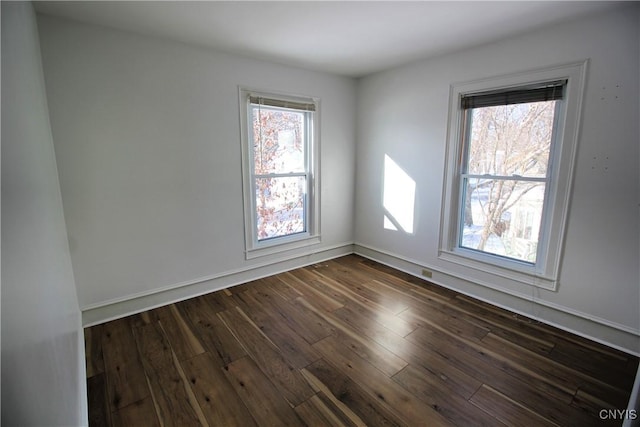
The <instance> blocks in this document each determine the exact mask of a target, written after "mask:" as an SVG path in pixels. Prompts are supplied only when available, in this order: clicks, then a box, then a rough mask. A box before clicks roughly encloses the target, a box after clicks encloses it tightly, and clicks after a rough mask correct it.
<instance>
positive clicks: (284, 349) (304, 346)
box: [234, 292, 320, 369]
mask: <svg viewBox="0 0 640 427" xmlns="http://www.w3.org/2000/svg"><path fill="white" fill-rule="evenodd" d="M234 298H235V300H236V301H237V302H238V303H239V306H240V308H241V309H242V310H243V311H244V312H245V313H248V314H247V315H248V316H249V318H250V319H251V320H252V321H253V323H254V324H255V325H256V326H257V327H258V328H259V329H260V331H262V333H263V334H264V335H266V336H267V338H269V339H270V340H271V342H272V343H273V344H275V345H276V346H277V347H278V349H279V350H280V351H281V353H282V356H283V357H284V358H285V359H286V360H287V362H289V363H290V364H291V366H293V367H294V368H298V369H300V368H304V367H305V366H307V365H309V364H310V363H312V362H314V361H315V360H318V359H319V358H320V355H319V354H318V353H317V352H316V351H315V350H314V349H313V347H311V344H309V343H308V342H307V341H305V340H304V339H303V338H302V337H301V336H300V335H298V333H296V331H295V330H294V329H292V328H290V327H289V326H288V324H287V323H286V320H285V319H284V318H282V316H280V315H278V313H277V312H274V311H275V310H274V306H273V305H271V304H268V303H265V302H264V301H262V302H259V301H258V300H257V299H256V298H255V297H254V296H253V294H252V293H251V292H242V293H239V294H236V295H234ZM285 303H286V302H285ZM296 330H299V329H296Z"/></svg>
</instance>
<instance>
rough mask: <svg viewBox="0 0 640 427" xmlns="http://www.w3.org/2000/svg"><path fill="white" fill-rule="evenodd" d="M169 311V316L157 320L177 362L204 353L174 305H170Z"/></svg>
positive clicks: (198, 341) (202, 347)
mask: <svg viewBox="0 0 640 427" xmlns="http://www.w3.org/2000/svg"><path fill="white" fill-rule="evenodd" d="M169 310H170V312H171V314H170V315H168V316H166V317H164V318H163V319H162V320H159V323H160V324H161V325H162V329H163V330H164V332H165V333H166V334H167V337H168V339H169V342H171V347H172V348H173V351H174V352H175V354H176V356H177V357H178V360H185V359H189V358H191V357H193V356H196V355H198V354H202V353H204V352H205V349H204V346H203V345H202V343H200V340H199V339H198V337H197V336H196V334H195V333H194V332H193V330H192V329H191V328H190V327H189V325H188V324H187V322H186V320H185V319H184V318H183V317H182V314H180V312H179V311H178V309H177V308H176V306H175V304H171V306H170V307H169Z"/></svg>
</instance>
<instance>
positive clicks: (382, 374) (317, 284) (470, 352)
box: [85, 255, 638, 426]
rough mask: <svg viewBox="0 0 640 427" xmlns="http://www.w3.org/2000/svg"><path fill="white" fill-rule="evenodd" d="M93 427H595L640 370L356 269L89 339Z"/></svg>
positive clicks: (193, 305) (283, 283) (236, 292)
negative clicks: (236, 426)
mask: <svg viewBox="0 0 640 427" xmlns="http://www.w3.org/2000/svg"><path fill="white" fill-rule="evenodd" d="M85 338H86V354H87V376H88V379H87V386H88V392H89V417H90V423H91V425H92V426H101V425H107V426H108V425H112V426H172V425H175V426H197V425H209V426H231V425H238V426H254V425H259V426H284V425H293V426H301V425H309V426H325V425H327V426H328V425H345V426H363V425H368V426H382V425H384V426H389V425H398V426H419V425H424V426H440V425H457V426H502V425H508V426H553V425H558V426H590V425H594V426H601V425H620V424H621V422H620V421H613V420H608V421H607V420H601V419H600V418H599V412H600V411H601V410H602V409H625V408H626V405H627V400H628V398H629V394H630V391H631V388H632V385H633V380H634V377H635V373H636V369H637V366H638V359H637V358H636V357H633V356H629V355H627V354H625V353H623V352H620V351H617V350H613V349H611V348H608V347H605V346H603V345H600V344H597V343H594V342H591V341H588V340H586V339H583V338H580V337H577V336H575V335H571V334H569V333H566V332H563V331H561V330H558V329H555V328H552V327H550V326H546V325H543V324H540V323H537V322H535V321H531V320H529V319H526V318H523V317H522V316H516V315H514V314H513V313H510V312H508V311H505V310H502V309H499V308H496V307H493V306H491V305H489V304H486V303H483V302H480V301H477V300H474V299H472V298H469V297H466V296H464V295H461V294H458V293H455V292H453V291H450V290H447V289H444V288H441V287H439V286H436V285H433V284H430V283H428V282H425V281H422V280H420V279H417V278H415V277H412V276H410V275H407V274H404V273H401V272H398V271H395V270H393V269H390V268H388V267H385V266H382V265H380V264H377V263H375V262H372V261H369V260H366V259H364V258H360V257H358V256H355V255H353V256H347V257H343V258H339V259H336V260H332V261H328V262H324V263H321V264H317V265H314V266H310V267H306V268H302V269H298V270H294V271H291V272H287V273H282V274H278V275H276V276H272V277H268V278H265V279H261V280H256V281H253V282H250V283H247V284H243V285H240V286H236V287H233V288H230V289H227V290H223V291H219V292H216V293H212V294H209V295H205V296H201V297H198V298H193V299H190V300H187V301H183V302H181V303H177V304H172V305H169V306H166V307H162V308H158V309H154V310H150V311H147V312H145V313H142V314H138V315H134V316H130V317H127V318H124V319H120V320H115V321H112V322H109V323H105V324H102V325H98V326H94V327H91V328H87V329H86V330H85Z"/></svg>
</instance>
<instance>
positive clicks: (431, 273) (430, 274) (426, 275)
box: [422, 268, 433, 277]
mask: <svg viewBox="0 0 640 427" xmlns="http://www.w3.org/2000/svg"><path fill="white" fill-rule="evenodd" d="M422 275H423V276H424V277H432V276H433V272H432V271H431V270H427V269H426V268H423V269H422Z"/></svg>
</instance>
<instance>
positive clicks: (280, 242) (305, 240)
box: [245, 235, 320, 259]
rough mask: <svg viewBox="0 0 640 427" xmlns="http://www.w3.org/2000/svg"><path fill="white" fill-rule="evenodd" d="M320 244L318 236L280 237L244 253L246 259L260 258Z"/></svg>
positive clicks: (257, 245) (258, 244)
mask: <svg viewBox="0 0 640 427" xmlns="http://www.w3.org/2000/svg"><path fill="white" fill-rule="evenodd" d="M319 243H320V235H315V236H309V235H303V236H289V237H281V238H278V239H274V240H269V241H266V242H261V243H257V244H256V245H255V246H254V247H252V248H250V249H247V251H246V252H245V258H246V259H254V258H260V257H263V256H268V255H273V254H278V253H281V252H286V251H291V250H294V249H300V248H306V247H308V246H312V245H317V244H319Z"/></svg>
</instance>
